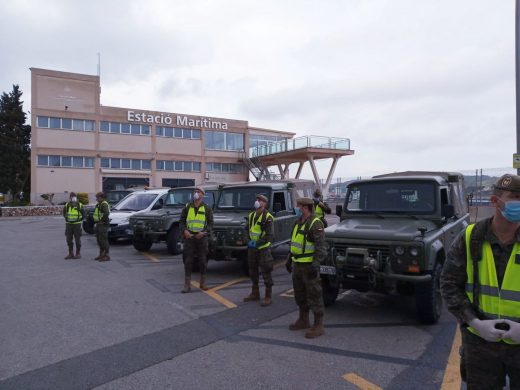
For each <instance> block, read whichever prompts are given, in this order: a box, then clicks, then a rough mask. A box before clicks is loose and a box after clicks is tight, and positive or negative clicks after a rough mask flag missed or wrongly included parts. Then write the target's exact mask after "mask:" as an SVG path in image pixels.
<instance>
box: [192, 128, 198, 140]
mask: <svg viewBox="0 0 520 390" xmlns="http://www.w3.org/2000/svg"><path fill="white" fill-rule="evenodd" d="M191 139H200V130H197V129H193V130H192V131H191Z"/></svg>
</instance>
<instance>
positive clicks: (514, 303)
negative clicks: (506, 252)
mask: <svg viewBox="0 0 520 390" xmlns="http://www.w3.org/2000/svg"><path fill="white" fill-rule="evenodd" d="M474 226H475V225H474V224H472V225H469V226H468V227H467V229H466V252H467V257H466V258H467V261H466V273H467V276H468V278H467V283H466V294H467V295H468V298H469V300H470V301H471V302H473V260H472V258H471V251H470V237H471V232H472V230H473V227H474ZM516 256H520V244H519V243H515V245H514V246H513V250H512V251H511V256H510V257H509V260H508V262H507V267H506V272H505V274H504V280H503V281H502V287H501V288H500V287H499V286H498V278H497V274H496V267H495V259H494V257H493V251H492V249H491V245H490V244H489V242H487V241H484V242H483V243H482V259H481V260H480V261H479V262H478V276H479V284H480V288H479V289H480V294H479V302H480V304H479V309H480V311H481V312H482V313H483V314H484V315H485V316H486V318H489V319H502V318H503V319H509V320H512V321H517V322H520V283H518V281H519V280H520V264H516V263H515V260H516ZM468 330H469V331H470V332H472V333H474V334H476V335H478V333H477V331H476V330H475V329H473V328H472V327H468ZM502 341H505V342H506V343H508V344H516V343H514V342H513V341H512V340H511V339H503V340H502Z"/></svg>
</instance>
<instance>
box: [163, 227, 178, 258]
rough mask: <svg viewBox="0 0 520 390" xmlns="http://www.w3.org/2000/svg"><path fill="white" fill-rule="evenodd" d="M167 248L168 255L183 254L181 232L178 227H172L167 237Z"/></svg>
mask: <svg viewBox="0 0 520 390" xmlns="http://www.w3.org/2000/svg"><path fill="white" fill-rule="evenodd" d="M166 246H167V247H168V253H170V254H171V255H178V254H179V253H181V248H180V232H179V227H178V226H172V227H171V229H170V230H169V231H168V234H167V236H166Z"/></svg>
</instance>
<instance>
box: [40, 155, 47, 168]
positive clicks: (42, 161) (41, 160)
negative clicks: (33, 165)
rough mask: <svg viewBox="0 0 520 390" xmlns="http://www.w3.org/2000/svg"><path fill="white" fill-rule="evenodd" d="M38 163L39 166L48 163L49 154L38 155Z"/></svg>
mask: <svg viewBox="0 0 520 390" xmlns="http://www.w3.org/2000/svg"><path fill="white" fill-rule="evenodd" d="M38 165H41V166H47V165H49V156H43V155H39V156H38Z"/></svg>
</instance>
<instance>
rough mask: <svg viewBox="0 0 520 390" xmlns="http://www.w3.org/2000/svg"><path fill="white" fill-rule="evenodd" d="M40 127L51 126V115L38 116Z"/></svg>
mask: <svg viewBox="0 0 520 390" xmlns="http://www.w3.org/2000/svg"><path fill="white" fill-rule="evenodd" d="M37 123H38V127H42V128H46V127H49V117H48V116H39V117H38V118H37Z"/></svg>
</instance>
